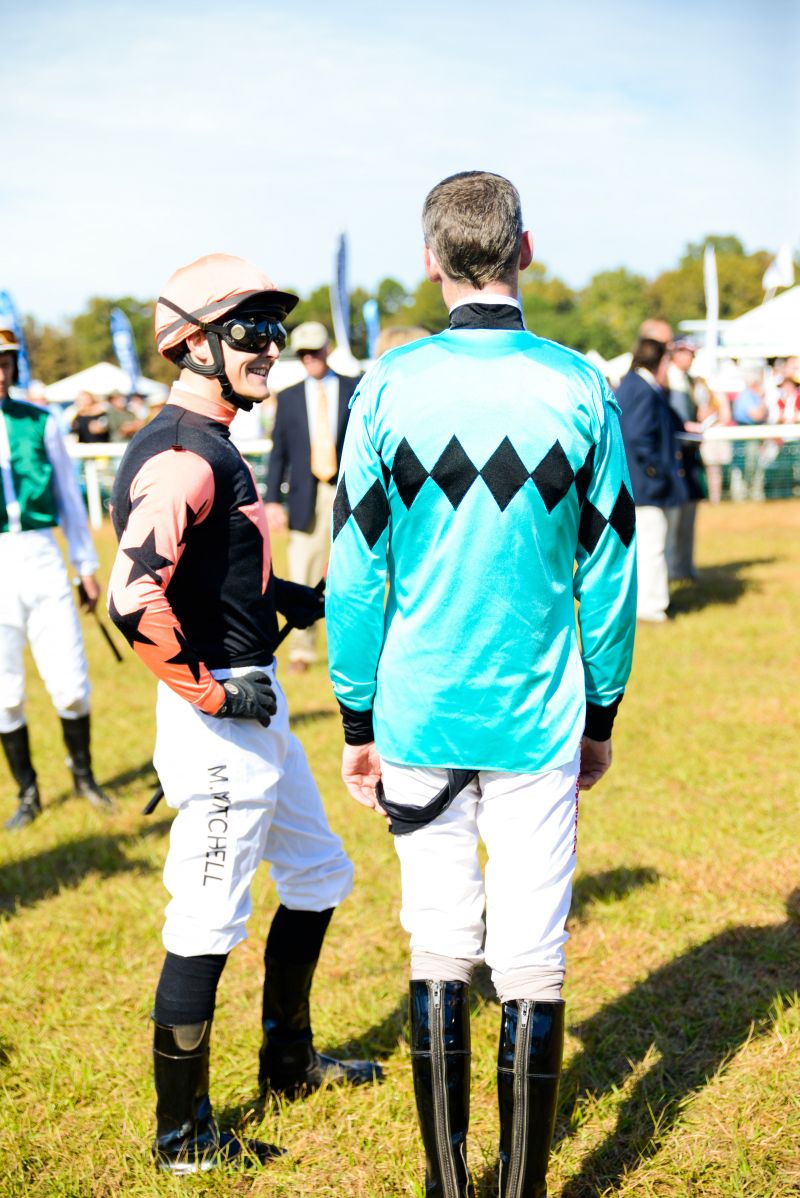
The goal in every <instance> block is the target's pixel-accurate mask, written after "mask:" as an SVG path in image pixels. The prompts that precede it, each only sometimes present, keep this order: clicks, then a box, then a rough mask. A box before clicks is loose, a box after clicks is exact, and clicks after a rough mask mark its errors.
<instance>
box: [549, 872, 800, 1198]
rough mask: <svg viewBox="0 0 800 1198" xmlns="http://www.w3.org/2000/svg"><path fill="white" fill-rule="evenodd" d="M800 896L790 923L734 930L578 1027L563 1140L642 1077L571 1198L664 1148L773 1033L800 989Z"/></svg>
mask: <svg viewBox="0 0 800 1198" xmlns="http://www.w3.org/2000/svg"><path fill="white" fill-rule="evenodd" d="M798 897H800V892H795V893H794V895H792V897H791V898H790V901H789V913H790V918H789V919H788V920H787V921H786V922H785V923H783V924H779V925H770V926H767V927H735V928H730V929H729V930H728V931H726V932H723V933H721V934H720V935H718V936H715V937H713V938H712V939H711V940H709V941H707V942H706V943H705V944H701V945H698V946H697V947H696V948H693V949H691V950H690V951H689V952H687V953H684V954H683V955H682V956H680V957H678V958H676V959H675V960H674V961H671V962H670V963H669V964H668V965H664V966H662V968H660V969H657V970H656V971H655V972H654V973H652V974H651V975H650V976H649V977H648V978H646V979H645V981H643V982H642V983H640V984H639V985H638V986H635V987H634V988H633V989H632V990H631V991H630V992H629V993H628V994H626V995H624V996H623V997H622V998H619V999H617V1000H616V1001H614V1002H612V1003H609V1004H607V1005H606V1006H605V1007H603V1008H602V1009H601V1010H600V1011H598V1012H597V1014H596V1015H593V1016H592V1017H591V1019H588V1020H586V1022H585V1023H582V1024H579V1025H578V1026H577V1027H573V1028H571V1030H572V1031H573V1032H574V1034H576V1035H577V1036H578V1037H579V1038H580V1039H581V1040H582V1042H583V1051H582V1052H581V1053H580V1054H579V1055H578V1057H577V1058H576V1059H575V1060H573V1061H572V1062H571V1063H570V1065H569V1068H568V1069H567V1070H566V1071H565V1073H564V1075H563V1077H562V1083H561V1100H560V1106H561V1110H562V1117H561V1119H560V1121H559V1125H558V1128H557V1132H556V1138H557V1139H560V1138H564V1137H565V1136H568V1135H569V1132H570V1115H572V1120H573V1122H574V1123H578V1122H580V1121H581V1119H582V1114H581V1111H580V1109H576V1108H579V1106H580V1107H582V1106H584V1104H585V1103H586V1101H587V1100H588V1101H589V1103H590V1104H591V1102H592V1101H593V1100H594V1099H597V1098H600V1097H601V1096H602V1095H604V1094H609V1093H611V1092H613V1091H617V1090H619V1089H622V1088H623V1087H624V1086H625V1084H626V1081H629V1079H630V1078H631V1074H632V1071H634V1070H635V1071H636V1072H641V1076H639V1077H638V1078H637V1079H636V1080H635V1081H634V1082H633V1083H632V1088H631V1089H630V1092H629V1093H628V1094H627V1096H626V1097H625V1099H624V1100H623V1102H622V1104H621V1106H620V1108H619V1112H618V1116H617V1124H616V1127H615V1128H614V1130H613V1131H612V1132H611V1133H610V1135H608V1137H607V1138H606V1139H605V1140H604V1141H603V1143H602V1144H601V1145H600V1146H599V1147H598V1148H597V1149H595V1151H594V1152H592V1153H591V1154H590V1156H588V1157H587V1158H586V1159H585V1160H584V1162H583V1164H582V1167H581V1170H580V1173H579V1174H578V1175H577V1176H575V1177H573V1178H571V1179H570V1180H569V1181H568V1182H567V1184H566V1185H565V1187H564V1189H563V1191H562V1198H594V1196H595V1195H597V1194H599V1193H604V1192H605V1191H606V1189H607V1188H609V1187H613V1186H615V1185H616V1184H617V1183H618V1182H619V1181H620V1179H621V1178H622V1176H623V1175H624V1173H625V1172H626V1170H629V1169H633V1168H635V1167H636V1165H637V1163H638V1162H639V1161H641V1160H642V1159H643V1158H644V1159H646V1158H648V1157H650V1156H652V1155H653V1154H655V1153H656V1152H657V1151H658V1149H659V1147H660V1146H661V1144H662V1143H663V1141H664V1137H665V1136H666V1135H667V1134H668V1133H669V1131H670V1129H671V1127H672V1125H673V1124H674V1122H675V1120H676V1119H677V1117H678V1115H679V1113H680V1110H681V1106H682V1104H683V1103H684V1102H685V1100H686V1099H687V1098H690V1097H691V1096H692V1095H694V1094H696V1093H698V1092H699V1091H700V1090H702V1088H703V1087H704V1086H705V1085H706V1083H707V1082H708V1080H709V1079H710V1078H711V1077H713V1075H714V1074H715V1073H716V1072H717V1071H718V1070H719V1069H720V1068H721V1067H723V1066H724V1064H725V1063H726V1061H728V1060H729V1059H730V1057H731V1056H733V1055H734V1054H735V1053H736V1052H737V1051H738V1050H739V1049H740V1048H741V1047H742V1045H743V1044H744V1043H745V1042H746V1041H747V1040H748V1039H749V1038H750V1036H751V1035H753V1034H755V1035H759V1034H765V1033H766V1031H767V1029H768V1027H769V1026H770V1023H771V1018H772V1017H774V1012H775V1010H776V1004H779V1003H780V1002H781V1000H786V999H790V998H791V997H792V996H793V995H794V994H796V992H797V991H798V989H799V988H800V925H799V924H798V914H797V900H798ZM648 1056H650V1057H651V1058H652V1063H650V1064H648V1063H647V1062H646V1058H647V1057H648Z"/></svg>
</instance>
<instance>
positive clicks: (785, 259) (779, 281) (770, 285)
mask: <svg viewBox="0 0 800 1198" xmlns="http://www.w3.org/2000/svg"><path fill="white" fill-rule="evenodd" d="M761 286H762V287H763V288H764V290H765V291H770V292H772V293H773V294H774V293H775V291H777V289H778V288H779V287H794V261H793V259H792V247H791V246H790V245H789V244H788V242H787V243H786V245H782V246H781V247H780V249H779V250H778V252H777V254H776V255H775V257H774V258H773V260H772V261H771V262H770V264H769V266H768V267H767V269H766V270H765V271H764V278H763V279H762V280H761Z"/></svg>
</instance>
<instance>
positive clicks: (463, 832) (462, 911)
mask: <svg viewBox="0 0 800 1198" xmlns="http://www.w3.org/2000/svg"><path fill="white" fill-rule="evenodd" d="M382 770H383V785H384V788H385V790H386V795H387V797H388V798H389V799H390V800H391V801H392V802H395V803H405V804H408V805H409V806H423V805H424V804H425V803H427V802H429V801H430V800H431V799H432V798H433V796H434V794H436V792H437V791H438V790H440V789H441V788H442V786H444V784H445V782H446V780H447V775H446V772H445V771H444V770H434V769H421V768H418V767H415V766H405V765H393V764H391V763H390V762H386V761H384V762H382ZM577 777H578V758H577V757H576V759H575V760H574V761H573V762H571V763H570V764H569V765H567V766H563V767H561V768H559V769H555V770H548V771H547V772H546V773H541V774H511V773H501V772H499V771H496V770H481V772H480V774H479V775H478V777H477V778H476V779H475V781H474V782H472V783H470V785H469V786H468V787H466V789H465V790H463V791H462V792H461V794H460V795H459V796H458V798H456V799H455V801H454V802H453V803H452V805H451V806H450V807H449V808H448V809H447V811H445V812H444V813H443V814H442V815H440V816H439V817H438V818H437V819H435V820H434V821H433V822H432V823H430V824H428V825H427V826H426V827H423V828H419V829H417V830H416V831H414V832H411V833H409V834H408V835H406V836H397V837H395V847H396V849H397V855H398V857H399V858H400V869H401V876H402V885H403V904H402V908H401V912H400V920H401V922H402V924H403V927H404V928H405V929H406V931H407V932H408V933H409V934H410V937H411V949H412V952H413V951H414V950H422V951H424V952H428V953H435V954H438V955H440V956H445V957H453V958H461V959H463V960H467V961H473V962H477V961H480V960H482V959H483V958H484V957H485V959H486V962H487V964H488V965H489V966H490V968H491V969H492V972H493V974H494V975H495V976H496V977H497V976H499V975H501V974H507V973H508V972H509V971H512V970H520V969H527V968H531V967H533V968H536V969H540V970H541V969H555V970H563V968H564V945H565V943H566V941H567V931H566V921H567V915H568V914H569V905H570V900H571V897H572V877H573V874H574V872H575V852H576V844H577V827H578V797H577V795H578V791H577ZM479 840H482V841H483V843H484V844H485V846H486V850H487V855H488V860H487V864H486V875H485V879H484V878H483V877H482V876H481V870H480V865H479V861H478V842H479ZM484 905H485V907H486V927H485V933H486V943H485V949H484Z"/></svg>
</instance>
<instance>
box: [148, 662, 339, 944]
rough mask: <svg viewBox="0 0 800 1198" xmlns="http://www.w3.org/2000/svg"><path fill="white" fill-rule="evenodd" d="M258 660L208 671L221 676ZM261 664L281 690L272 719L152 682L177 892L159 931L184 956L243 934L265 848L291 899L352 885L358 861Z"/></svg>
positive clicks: (324, 903)
mask: <svg viewBox="0 0 800 1198" xmlns="http://www.w3.org/2000/svg"><path fill="white" fill-rule="evenodd" d="M255 668H256V667H248V668H247V669H237V670H214V671H212V672H213V674H214V676H215V677H217V678H227V677H230V676H231V674H244V673H248V672H250V671H252V670H253V669H255ZM258 668H262V667H258ZM264 672H265V673H267V674H269V675H270V677H271V678H272V680H273V686H274V689H275V694H276V696H277V700H278V711H277V714H276V715H274V716H273V717H272V722H271V723H270V725H269V727H268V728H264V727H262V725H261V724H259V723H258V721H257V720H227V719H225V720H219V719H216V718H215V717H214V716H209V715H205V714H204V713H203V712H202V711H200V710H199V709H198V708H196V707H193V706H192V705H191V704H190V703H187V702H186V701H185V699H181V698H179V697H178V696H177V695H176V694H175V693H174V692H173V691H171V690H170V689H169V687H167V686H166V685H165V684H164V683H159V685H158V702H157V706H156V723H157V734H156V751H155V755H154V758H153V760H154V763H155V767H156V770H157V771H158V776H159V779H160V781H161V785H162V786H163V788H164V794H165V797H166V800H167V802H168V803H169V805H170V807H176V808H177V809H178V814H177V816H176V817H175V820H174V821H173V824H172V830H171V834H170V846H169V853H168V855H167V861H166V865H165V867H164V884H165V886H166V888H167V890H168V891H169V893H170V895H171V896H172V900H171V902H170V903H169V904H168V905H167V908H166V923H165V925H164V932H163V940H164V946H165V948H166V949H167V950H168V951H169V952H172V953H177V954H178V955H179V956H183V957H191V956H197V955H199V954H202V953H227V952H229V951H230V950H231V949H232V948H233V947H234V945H236V944H238V943H239V942H240V941H241V940H244V939H246V937H247V930H246V924H247V920H248V919H249V917H250V914H251V912H252V902H251V899H250V885H251V882H252V880H253V875H254V874H255V871H256V868H257V867H258V864H259V862H260V861H262V860H264V861H268V862H269V863H270V866H271V868H270V874H271V877H272V879H273V881H274V882H275V886H276V888H277V891H278V896H279V898H280V900H281V902H282V903H283V904H284V905H285V906H287V907H292V908H294V909H296V910H300V911H325V910H327V909H328V908H329V907H335V906H337V904H338V903H340V902H341V901H342V899H344V898H346V897H347V895H348V894H349V893H350V891H351V890H352V888H353V867H352V865H351V863H350V861H349V859H348V857H347V855H346V854H345V852H344V849H343V848H342V843H341V841H340V840H339V837H338V836H335V835H334V834H333V832H331V830H330V828H329V827H328V820H327V816H326V815H325V811H324V808H323V806H322V800H321V798H320V795H319V791H318V790H317V786H316V783H315V782H314V779H313V777H312V776H311V770H310V769H309V767H308V762H307V761H306V756H305V753H304V751H303V747H302V745H301V744H300V742H299V741H298V740H297V738H296V737H295V736H293V735H292V733H291V732H290V731H289V715H288V710H287V706H286V698H285V696H284V694H283V692H282V690H281V689H280V687H279V686H278V684H277V682H276V681H275V667H274V665H272V666H270V667H266V668H264Z"/></svg>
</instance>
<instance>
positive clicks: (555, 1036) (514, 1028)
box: [497, 999, 564, 1198]
mask: <svg viewBox="0 0 800 1198" xmlns="http://www.w3.org/2000/svg"><path fill="white" fill-rule="evenodd" d="M563 1051H564V1004H563V1002H533V1001H532V1000H529V999H519V1000H514V1001H513V1002H506V1003H503V1015H502V1024H501V1028H500V1048H499V1051H498V1054H497V1096H498V1099H499V1103H500V1198H547V1162H548V1158H549V1156H550V1145H551V1143H552V1141H553V1128H554V1126H555V1121H556V1106H557V1104H558V1079H559V1076H560V1074H561V1057H562V1054H563Z"/></svg>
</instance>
